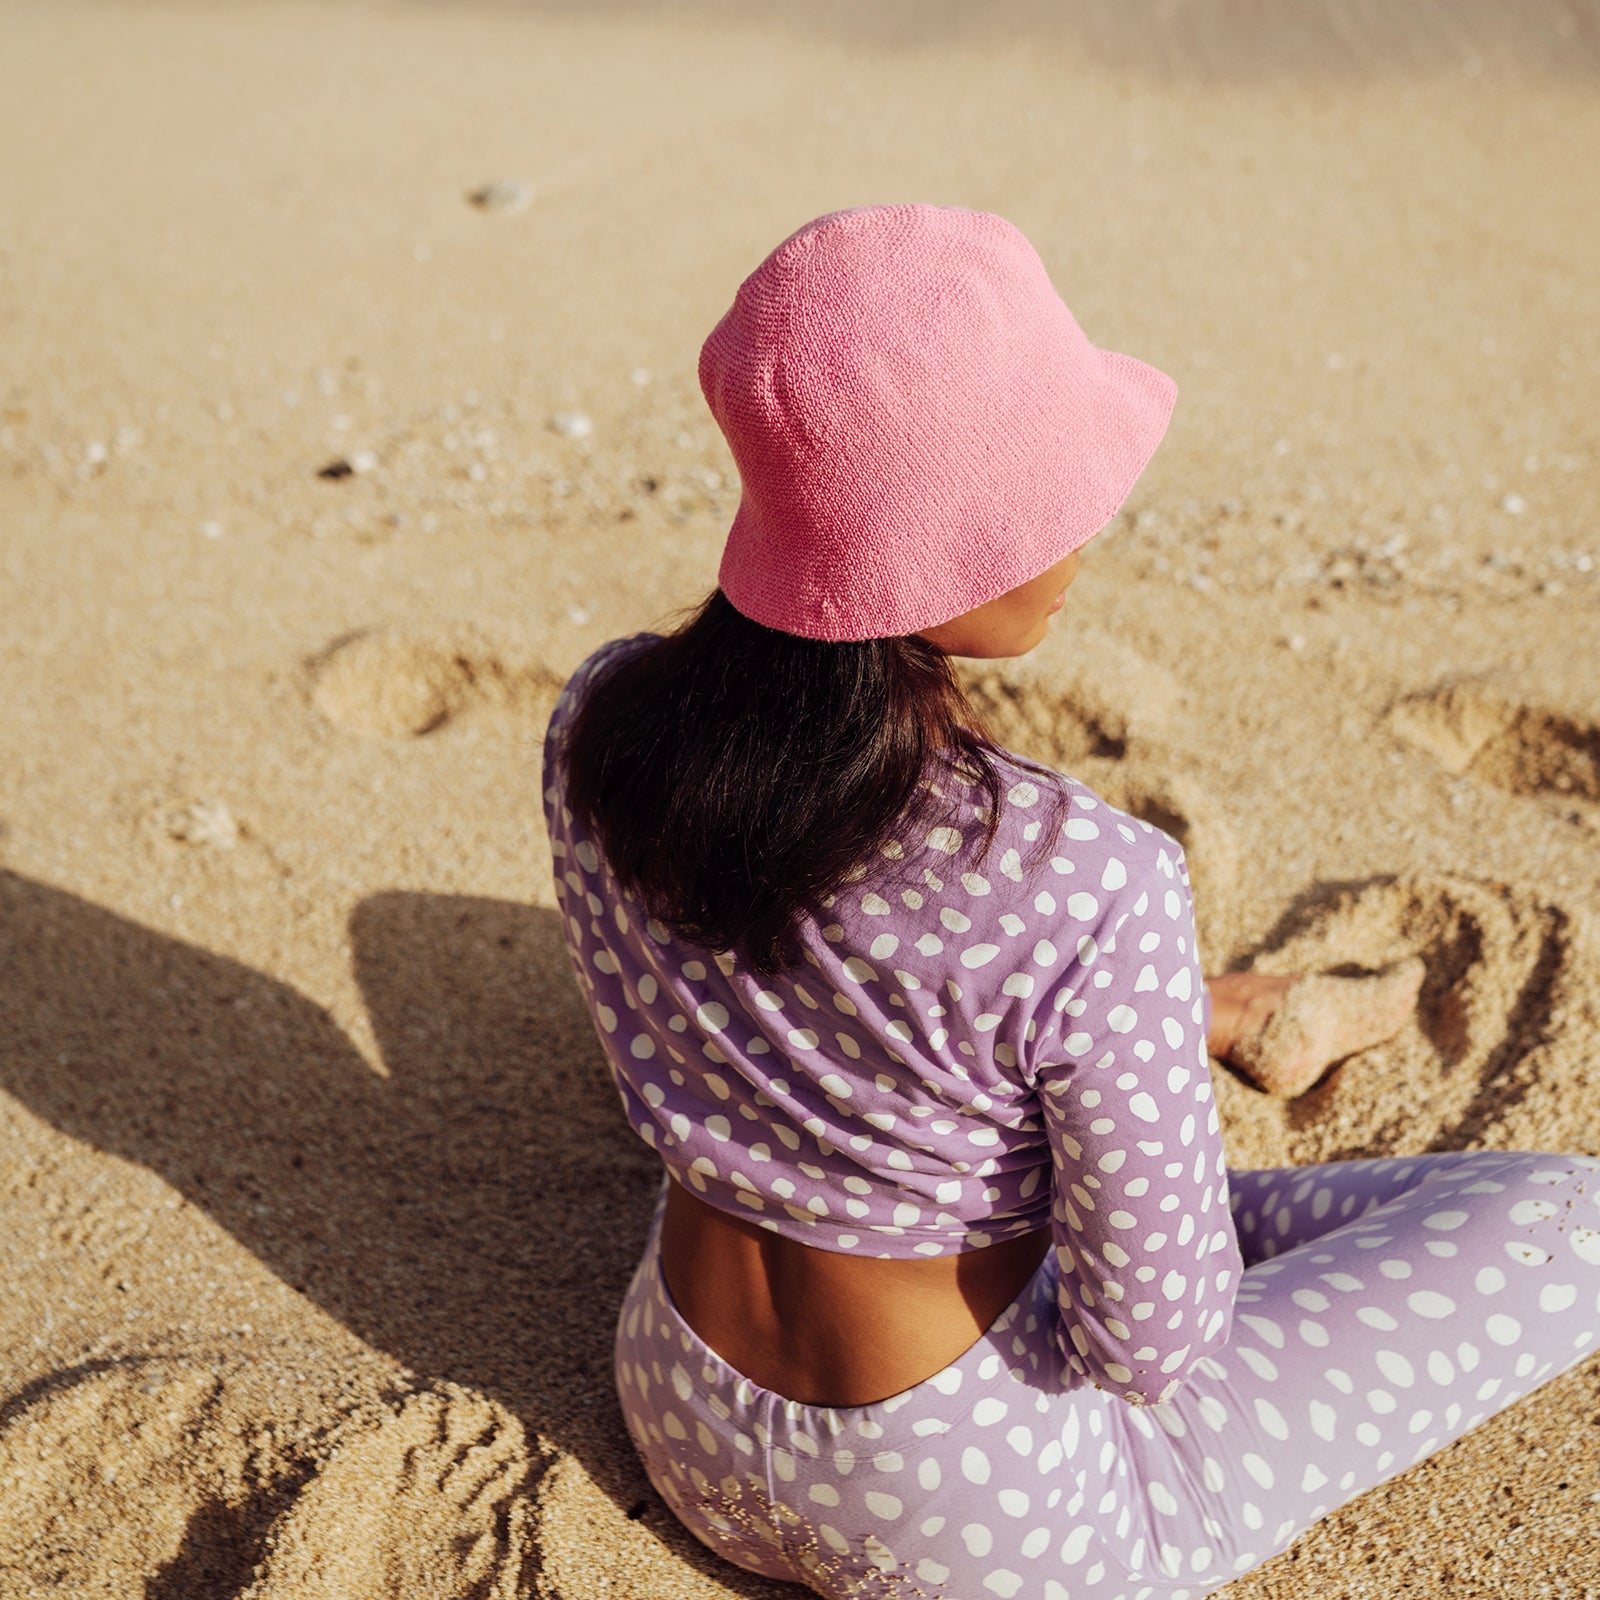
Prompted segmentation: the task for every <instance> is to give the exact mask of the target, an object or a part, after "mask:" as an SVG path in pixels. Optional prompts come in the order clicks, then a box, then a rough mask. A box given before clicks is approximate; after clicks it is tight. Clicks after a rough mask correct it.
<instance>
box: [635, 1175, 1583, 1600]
mask: <svg viewBox="0 0 1600 1600" xmlns="http://www.w3.org/2000/svg"><path fill="white" fill-rule="evenodd" d="M1230 1185H1231V1189H1232V1209H1233V1218H1234V1222H1235V1224H1236V1225H1237V1227H1238V1230H1239V1239H1240V1243H1241V1246H1242V1247H1243V1251H1244V1260H1245V1266H1246V1271H1245V1274H1244V1279H1243V1282H1242V1284H1241V1287H1240V1291H1239V1296H1238V1309H1237V1312H1236V1314H1235V1321H1234V1329H1233V1336H1232V1340H1231V1342H1230V1344H1229V1345H1228V1347H1227V1349H1226V1350H1225V1351H1223V1352H1222V1355H1221V1358H1220V1359H1215V1358H1211V1357H1206V1358H1203V1359H1202V1360H1201V1361H1200V1362H1199V1363H1198V1364H1197V1365H1196V1366H1195V1368H1194V1369H1193V1371H1192V1373H1191V1375H1190V1377H1189V1379H1188V1381H1187V1382H1186V1383H1185V1384H1184V1385H1183V1387H1182V1388H1181V1389H1180V1390H1179V1392H1178V1394H1177V1395H1176V1397H1175V1398H1174V1399H1173V1400H1172V1401H1171V1402H1170V1403H1169V1404H1167V1405H1164V1406H1152V1407H1148V1408H1137V1407H1133V1406H1130V1405H1128V1404H1127V1403H1126V1402H1125V1401H1122V1400H1119V1399H1116V1398H1113V1397H1112V1396H1109V1395H1106V1394H1103V1393H1102V1392H1101V1391H1099V1390H1098V1389H1095V1388H1093V1387H1092V1386H1090V1385H1089V1384H1087V1383H1086V1382H1084V1381H1083V1380H1081V1379H1076V1378H1074V1377H1073V1375H1072V1374H1071V1373H1070V1372H1067V1373H1063V1370H1062V1364H1061V1362H1060V1360H1059V1358H1058V1357H1057V1356H1056V1354H1055V1351H1054V1344H1053V1339H1052V1334H1051V1329H1052V1326H1053V1323H1054V1319H1055V1315H1056V1311H1055V1282H1054V1258H1053V1255H1051V1256H1047V1257H1046V1259H1045V1262H1044V1264H1043V1265H1042V1266H1041V1267H1040V1268H1039V1270H1038V1272H1036V1273H1035V1275H1034V1277H1033V1279H1032V1280H1031V1281H1030V1283H1029V1284H1028V1286H1027V1287H1026V1288H1025V1289H1024V1290H1023V1292H1022V1294H1021V1295H1020V1296H1019V1297H1018V1298H1017V1299H1016V1300H1015V1301H1014V1302H1013V1303H1012V1304H1011V1305H1010V1306H1009V1307H1007V1309H1006V1310H1005V1311H1004V1312H1002V1313H1001V1315H1000V1316H999V1318H997V1319H996V1321H995V1323H994V1325H993V1326H992V1327H991V1328H990V1329H989V1330H988V1332H987V1333H985V1334H984V1335H983V1337H982V1338H981V1339H979V1340H978V1342H977V1343H976V1344H975V1345H973V1346H972V1348H971V1349H970V1350H968V1351H966V1352H965V1354H963V1355H962V1356H960V1357H959V1358H958V1359H957V1360H956V1361H954V1362H952V1363H951V1364H950V1365H949V1366H948V1367H946V1368H945V1369H944V1370H943V1371H942V1372H938V1373H935V1374H934V1375H933V1376H932V1377H931V1378H929V1379H927V1380H926V1381H925V1382H923V1383H920V1384H918V1385H917V1386H916V1387H915V1388H913V1389H908V1390H906V1391H905V1392H904V1393H902V1394H898V1395H894V1396H892V1397H891V1398H890V1399H887V1400H881V1401H879V1402H877V1403H876V1404H874V1405H868V1406H849V1407H830V1406H811V1405H801V1404H799V1403H797V1402H795V1401H792V1400H785V1399H784V1398H782V1396H780V1395H776V1394H772V1393H770V1392H769V1391H767V1390H765V1389H758V1388H757V1387H756V1386H755V1385H754V1384H752V1383H751V1382H749V1381H748V1380H747V1379H746V1378H743V1377H741V1376H740V1374H739V1373H737V1372H735V1371H734V1370H733V1369H732V1368H731V1367H729V1366H728V1365H727V1364H726V1363H725V1362H723V1361H722V1360H721V1359H719V1358H718V1357H717V1356H716V1355H714V1354H713V1353H712V1352H711V1351H710V1350H709V1349H708V1348H707V1347H706V1346H705V1345H704V1344H703V1343H702V1342H701V1341H700V1340H699V1339H698V1338H697V1337H696V1336H695V1334H694V1333H693V1332H692V1331H691V1330H690V1328H689V1327H688V1325H687V1324H686V1323H684V1321H683V1320H682V1318H680V1317H679V1315H678V1313H677V1311H676V1310H675V1309H674V1307H673V1305H672V1302H671V1300H670V1298H669V1297H668V1295H667V1292H666V1288H665V1285H664V1283H663V1280H662V1276H661V1270H660V1263H659V1256H658V1250H657V1238H656V1234H655V1233H652V1235H651V1239H650V1243H649V1245H648V1247H647V1248H646V1251H645V1254H644V1259H643V1260H642V1261H641V1262H640V1264H639V1269H638V1271H637V1273H636V1274H635V1276H634V1280H633V1285H632V1287H631V1288H630V1290H629V1292H628V1297H627V1300H626V1302H625V1303H624V1305H623V1308H622V1314H621V1317H620V1320H619V1324H618V1329H617V1352H616V1358H617V1382H618V1392H619V1394H620V1396H621V1399H622V1407H623V1411H624V1413H625V1415H626V1418H627V1423H628V1428H629V1431H630V1432H631V1433H632V1435H633V1439H634V1443H635V1444H636V1445H637V1447H638V1449H639V1453H640V1455H641V1456H642V1458H643V1460H644V1463H645V1467H646V1470H647V1471H648V1472H649V1475H650V1478H651V1481H652V1482H653V1483H654V1484H655V1486H656V1488H657V1489H659V1490H660V1492H661V1494H662V1495H663V1496H664V1497H665V1498H666V1501H667V1503H668V1504H669V1505H670V1506H671V1508H672V1510H673V1511H674V1512H675V1513H676V1514H677V1516H678V1517H679V1519H680V1520H681V1521H682V1522H683V1523H684V1524H685V1526H687V1527H688V1528H689V1530H690V1531H691V1532H692V1533H694V1534H695V1535H696V1536H697V1537H698V1538H699V1539H701V1540H702V1541H703V1542H704V1543H705V1544H707V1545H708V1546H710V1548H711V1549H713V1550H715V1551H716V1552H718V1554H720V1555H723V1556H725V1557H727V1559H728V1560H730V1561H733V1562H736V1563H737V1564H738V1565H740V1566H742V1567H748V1568H750V1569H751V1570H753V1571H756V1572H761V1573H766V1574H767V1575H769V1576H771V1577H774V1578H785V1579H791V1580H796V1581H799V1582H801V1583H805V1584H809V1585H810V1586H811V1587H812V1588H813V1589H815V1590H816V1591H817V1592H818V1593H819V1594H823V1595H828V1596H844V1595H850V1596H852V1597H857V1596H882V1597H884V1600H888V1597H891V1596H893V1597H897V1600H898V1597H927V1600H934V1597H942V1600H982V1597H984V1596H989V1595H996V1596H999V1597H1001V1600H1013V1597H1016V1596H1025V1597H1030V1600H1031V1597H1038V1600H1113V1597H1122V1600H1139V1597H1150V1596H1160V1597H1163V1600H1185V1597H1194V1596H1199V1595H1202V1594H1205V1593H1207V1592H1208V1591H1210V1590H1211V1589H1214V1588H1216V1587H1217V1586H1218V1585H1220V1584H1223V1583H1226V1582H1227V1581H1228V1580H1229V1579H1230V1578H1233V1577H1236V1576H1237V1575H1238V1574H1240V1573H1242V1572H1245V1571H1248V1570H1249V1569H1250V1568H1251V1567H1254V1566H1257V1565H1259V1564H1260V1563H1261V1562H1263V1561H1265V1560H1266V1559H1267V1558H1268V1557H1269V1556H1271V1555H1274V1554H1275V1553H1276V1552H1278V1551H1279V1550H1282V1549H1283V1548H1284V1547H1285V1546H1286V1545H1287V1544H1288V1543H1289V1542H1290V1541H1291V1540H1292V1539H1293V1538H1294V1537H1295V1536H1296V1535H1297V1534H1298V1533H1300V1532H1301V1531H1302V1530H1303V1529H1305V1528H1306V1527H1308V1526H1309V1525H1310V1524H1312V1523H1313V1522H1315V1521H1317V1519H1318V1518H1320V1517H1323V1516H1325V1515H1326V1514H1327V1513H1328V1512H1329V1511H1331V1510H1332V1509H1333V1508H1334V1507H1336V1506H1338V1505H1340V1504H1342V1503H1343V1502H1344V1501H1346V1500H1349V1499H1351V1498H1352V1497H1353V1496H1355V1495H1357V1494H1360V1493H1361V1492H1362V1491H1363V1490H1365V1489H1370V1488H1371V1487H1372V1486H1373V1485H1374V1484H1377V1483H1381V1482H1382V1481H1383V1480H1384V1479H1386V1478H1389V1477H1392V1476H1393V1475H1394V1474H1395V1473H1398V1472H1400V1471H1402V1470H1404V1469H1405V1468H1406V1467H1408V1466H1410V1465H1411V1464H1412V1463H1413V1462H1416V1461H1420V1460H1421V1459H1422V1458H1423V1457H1424V1456H1427V1455H1430V1454H1431V1453H1432V1452H1433V1451H1435V1450H1438V1449H1439V1448H1440V1447H1441V1446H1443V1445H1445V1444H1448V1443H1449V1442H1450V1441H1451V1440H1453V1439H1456V1438H1459V1437H1460V1436H1461V1435H1462V1434H1463V1433H1465V1432H1467V1431H1468V1430H1469V1429H1470V1428H1473V1427H1476V1426H1477V1424H1478V1423H1480V1422H1481V1421H1483V1419H1484V1418H1485V1417H1487V1416H1489V1415H1491V1414H1492V1413H1493V1412H1496V1411H1499V1410H1501V1409H1503V1408H1504V1407H1506V1406H1508V1405H1510V1404H1511V1403H1512V1402H1513V1401H1515V1400H1517V1399H1519V1398H1521V1396H1523V1395H1525V1394H1527V1393H1528V1392H1529V1391H1530V1390H1532V1389H1535V1388H1537V1387H1538V1386H1539V1385H1540V1384H1542V1383H1544V1382H1545V1381H1546V1380H1547V1379H1549V1378H1552V1377H1554V1376H1555V1375H1556V1374H1557V1373H1559V1372H1562V1371H1564V1370H1565V1369H1566V1368H1567V1367H1569V1366H1571V1365H1572V1364H1573V1363H1574V1362H1576V1361H1577V1360H1578V1359H1579V1357H1580V1356H1581V1355H1582V1353H1583V1352H1584V1351H1586V1350H1588V1349H1590V1348H1591V1347H1592V1346H1593V1345H1594V1342H1595V1338H1596V1329H1597V1327H1600V1318H1597V1310H1600V1305H1597V1291H1600V1161H1596V1160H1594V1159H1592V1158H1590V1157H1587V1156H1560V1155H1538V1154H1514V1155H1513V1154H1504V1153H1501V1152H1496V1151H1475V1152H1470V1153H1465V1154H1445V1155H1429V1156H1414V1157H1402V1158H1395V1159H1389V1160H1380V1161H1345V1162H1336V1163H1331V1164H1328V1165H1324V1166H1313V1167H1293V1168H1278V1169H1272V1170H1265V1171H1253V1172H1235V1173H1233V1174H1231V1176H1230ZM658 1221H659V1219H658Z"/></svg>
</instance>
